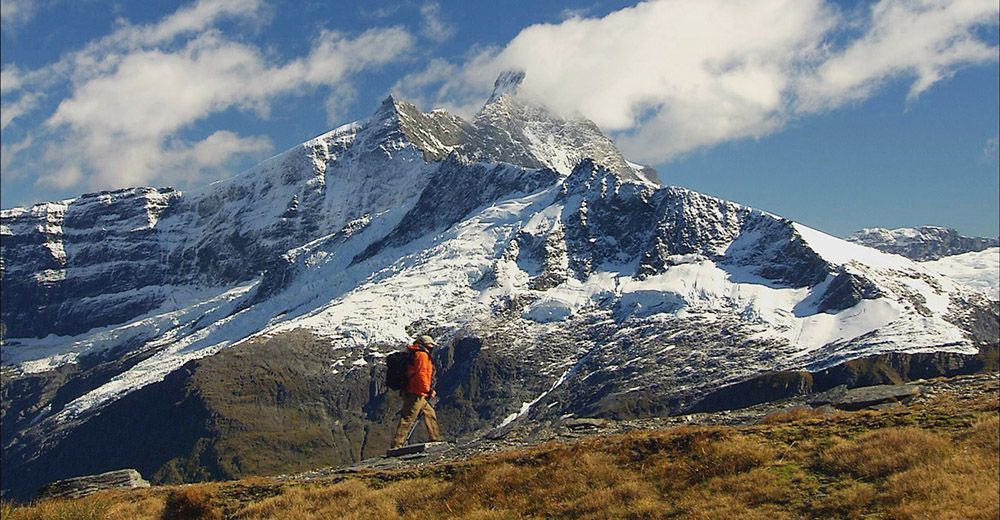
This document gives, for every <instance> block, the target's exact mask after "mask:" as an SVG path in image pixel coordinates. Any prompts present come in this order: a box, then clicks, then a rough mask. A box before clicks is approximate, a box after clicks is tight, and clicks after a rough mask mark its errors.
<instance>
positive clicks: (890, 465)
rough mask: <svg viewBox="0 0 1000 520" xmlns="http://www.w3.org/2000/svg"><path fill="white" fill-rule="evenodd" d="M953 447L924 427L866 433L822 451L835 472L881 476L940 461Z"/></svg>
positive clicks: (824, 463) (822, 458) (822, 460)
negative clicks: (923, 428)
mask: <svg viewBox="0 0 1000 520" xmlns="http://www.w3.org/2000/svg"><path fill="white" fill-rule="evenodd" d="M950 449H951V447H950V443H949V441H948V440H947V439H944V438H942V437H940V436H938V435H935V434H933V433H931V432H928V431H925V430H922V429H920V428H891V429H886V430H876V431H873V432H869V433H866V434H863V435H861V436H860V437H858V438H857V439H855V440H853V441H844V440H839V441H838V442H837V444H835V445H834V446H833V447H832V448H830V449H828V450H826V452H825V453H823V454H822V456H821V457H820V461H821V465H822V466H823V467H824V468H826V469H829V470H831V471H834V472H839V473H851V474H853V475H856V476H858V477H862V478H867V479H879V478H885V477H887V476H889V475H891V474H893V473H898V472H900V471H905V470H907V469H909V468H911V467H913V466H916V465H917V464H920V463H926V462H928V461H937V460H940V459H942V458H943V457H945V456H946V455H947V454H948V453H949V451H950Z"/></svg>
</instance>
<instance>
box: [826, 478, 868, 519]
mask: <svg viewBox="0 0 1000 520" xmlns="http://www.w3.org/2000/svg"><path fill="white" fill-rule="evenodd" d="M877 496H878V490H877V489H876V487H875V486H873V485H872V484H869V483H867V482H851V483H849V484H848V485H847V486H846V487H843V488H840V489H837V490H834V491H833V492H832V493H830V494H829V495H828V496H826V497H825V498H823V499H822V500H820V501H819V502H817V503H816V504H814V505H813V510H814V511H815V512H816V513H818V516H824V517H828V518H848V519H852V520H853V519H856V518H864V517H865V515H866V514H867V513H868V510H869V509H870V508H872V507H873V506H874V505H875V499H876V497H877Z"/></svg>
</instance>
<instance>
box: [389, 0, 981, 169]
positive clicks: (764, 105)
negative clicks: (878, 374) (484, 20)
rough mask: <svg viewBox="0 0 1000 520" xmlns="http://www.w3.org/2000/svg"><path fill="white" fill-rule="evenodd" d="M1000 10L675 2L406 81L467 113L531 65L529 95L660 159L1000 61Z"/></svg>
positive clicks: (964, 2)
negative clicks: (894, 86) (501, 81)
mask: <svg viewBox="0 0 1000 520" xmlns="http://www.w3.org/2000/svg"><path fill="white" fill-rule="evenodd" d="M997 16H998V6H997V4H996V3H995V2H994V1H993V0H950V1H946V0H881V1H879V2H877V3H875V4H873V5H872V6H871V8H870V9H867V10H859V11H858V12H856V13H845V12H843V11H841V10H840V9H838V8H837V7H835V6H833V5H831V4H828V3H826V2H824V1H823V0H759V1H744V0H702V1H699V2H690V1H684V0H662V1H655V2H648V3H642V4H639V5H636V6H634V7H630V8H626V9H622V10H619V11H616V12H613V13H611V14H609V15H607V16H604V17H602V18H583V17H581V16H574V17H571V18H569V19H566V20H564V21H562V22H561V23H558V24H540V25H533V26H530V27H527V28H525V29H523V30H522V31H521V32H520V33H519V34H518V35H517V36H516V37H515V38H514V39H513V40H511V41H510V42H509V43H507V44H506V45H505V46H503V47H502V48H496V49H488V50H485V51H483V52H480V53H479V54H477V55H475V56H474V57H472V58H471V59H469V60H467V61H466V62H464V63H457V64H453V63H448V62H442V61H440V60H438V61H435V62H432V63H431V64H430V66H429V67H428V69H427V70H425V71H423V72H420V73H415V74H413V75H410V76H408V77H406V78H403V79H402V80H401V81H400V82H399V83H397V86H396V89H397V90H399V91H402V92H403V93H404V94H406V95H411V96H413V97H415V98H417V99H418V100H421V101H423V102H425V103H430V104H434V105H438V106H446V107H455V108H459V109H467V108H468V107H470V106H473V105H474V104H475V103H476V101H478V102H479V103H481V100H482V99H484V98H485V96H486V95H487V94H488V92H489V89H490V87H491V84H492V81H493V79H494V78H495V77H496V75H497V74H498V73H499V72H501V71H503V70H507V69H520V70H523V71H525V72H526V79H525V81H524V84H523V85H522V93H523V94H524V95H526V96H529V97H534V98H536V99H538V100H540V101H542V102H544V103H546V104H547V105H549V106H551V107H553V108H555V109H557V110H560V111H563V112H567V113H574V112H576V113H581V114H583V115H584V116H586V117H588V118H590V119H592V120H594V121H595V122H596V123H597V124H598V125H600V126H601V127H602V128H603V129H605V130H607V131H610V132H612V133H613V134H615V137H616V141H617V143H618V144H619V146H620V147H621V148H622V149H623V151H624V152H626V153H627V154H628V155H630V156H631V157H634V158H636V159H638V160H643V161H648V162H654V163H658V162H662V161H665V160H669V159H671V158H674V157H677V156H679V155H682V154H684V153H687V152H689V151H691V150H695V149H699V148H703V147H709V146H713V145H715V144H718V143H721V142H725V141H729V140H734V139H742V138H753V137H760V136H763V135H766V134H768V133H771V132H774V131H776V130H778V129H780V128H782V127H783V126H784V125H785V124H786V123H787V122H788V121H789V120H790V119H793V118H795V117H800V116H803V115H806V114H810V113H816V112H819V111H823V110H829V109H833V108H836V107H838V106H841V105H843V104H845V103H849V102H852V101H857V100H860V99H864V98H866V97H868V96H870V95H872V94H873V93H874V92H875V91H877V89H878V88H879V87H880V86H882V85H884V84H885V83H886V82H887V81H889V80H892V79H894V78H900V77H902V78H909V79H911V80H912V86H911V89H910V96H911V98H912V97H915V96H918V95H919V94H920V93H921V92H923V91H925V90H926V89H927V88H929V87H931V86H932V85H934V84H935V83H936V82H938V81H941V80H942V79H946V78H948V77H950V76H951V75H953V74H954V73H955V71H956V70H957V69H958V68H960V67H962V66H967V65H970V64H979V63H984V62H990V61H995V60H996V56H997V47H996V46H995V45H992V44H990V43H988V42H986V41H984V38H983V37H982V36H981V35H980V33H979V31H981V30H982V29H983V28H984V27H991V26H992V27H995V26H996V25H997ZM443 72H447V75H444V76H440V77H439V79H438V81H434V80H433V79H432V78H433V76H435V75H437V74H440V73H443Z"/></svg>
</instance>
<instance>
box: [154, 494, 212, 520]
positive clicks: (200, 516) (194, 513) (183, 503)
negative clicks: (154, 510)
mask: <svg viewBox="0 0 1000 520" xmlns="http://www.w3.org/2000/svg"><path fill="white" fill-rule="evenodd" d="M212 497H213V495H212V493H209V492H208V491H207V490H205V489H204V488H203V487H201V486H186V487H182V488H180V489H175V490H173V491H171V492H170V494H169V495H167V500H166V503H165V504H164V506H163V520H217V519H221V518H222V512H221V511H219V509H218V508H216V507H215V506H214V505H213V504H212Z"/></svg>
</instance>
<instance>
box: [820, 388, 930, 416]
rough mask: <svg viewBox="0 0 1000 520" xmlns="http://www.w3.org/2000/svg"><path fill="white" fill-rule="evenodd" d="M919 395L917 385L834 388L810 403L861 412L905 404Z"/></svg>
mask: <svg viewBox="0 0 1000 520" xmlns="http://www.w3.org/2000/svg"><path fill="white" fill-rule="evenodd" d="M918 395H920V386H918V385H876V386H864V387H860V388H852V389H850V390H847V389H844V388H835V389H833V390H831V391H829V392H825V393H823V394H820V395H818V396H817V397H816V398H814V399H812V400H811V401H810V404H812V405H813V406H821V405H830V406H832V407H834V408H837V409H838V410H848V411H853V410H862V409H865V408H871V407H874V406H878V405H883V404H886V403H905V402H907V401H909V400H911V399H913V398H914V397H916V396H918Z"/></svg>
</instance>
